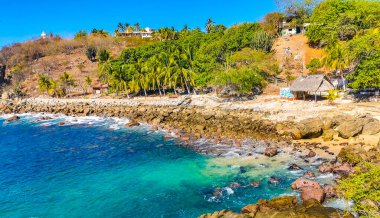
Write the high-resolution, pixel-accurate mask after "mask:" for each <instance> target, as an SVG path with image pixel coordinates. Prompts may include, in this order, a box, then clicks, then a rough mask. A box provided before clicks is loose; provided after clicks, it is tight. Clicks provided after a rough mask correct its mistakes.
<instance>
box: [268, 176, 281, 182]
mask: <svg viewBox="0 0 380 218" xmlns="http://www.w3.org/2000/svg"><path fill="white" fill-rule="evenodd" d="M268 183H269V184H278V183H280V179H279V178H277V177H275V176H271V177H270V178H269V180H268Z"/></svg>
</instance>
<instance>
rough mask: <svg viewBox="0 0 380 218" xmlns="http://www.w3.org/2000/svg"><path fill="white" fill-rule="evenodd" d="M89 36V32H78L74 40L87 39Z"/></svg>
mask: <svg viewBox="0 0 380 218" xmlns="http://www.w3.org/2000/svg"><path fill="white" fill-rule="evenodd" d="M86 36H87V32H86V30H80V31H79V32H77V33H76V34H75V36H74V39H80V38H82V37H86Z"/></svg>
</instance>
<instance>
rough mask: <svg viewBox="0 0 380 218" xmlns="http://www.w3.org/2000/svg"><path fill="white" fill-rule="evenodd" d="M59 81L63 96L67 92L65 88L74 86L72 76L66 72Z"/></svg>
mask: <svg viewBox="0 0 380 218" xmlns="http://www.w3.org/2000/svg"><path fill="white" fill-rule="evenodd" d="M59 80H60V82H61V84H62V91H63V93H64V94H65V93H66V92H67V88H68V87H71V86H74V85H75V80H74V78H73V76H72V75H71V74H69V73H67V72H64V73H63V74H62V75H61V76H60V77H59Z"/></svg>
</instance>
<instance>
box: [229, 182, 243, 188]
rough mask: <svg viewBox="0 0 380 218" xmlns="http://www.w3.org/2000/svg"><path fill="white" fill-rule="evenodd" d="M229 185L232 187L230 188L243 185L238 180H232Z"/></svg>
mask: <svg viewBox="0 0 380 218" xmlns="http://www.w3.org/2000/svg"><path fill="white" fill-rule="evenodd" d="M228 187H230V188H239V187H241V184H240V183H238V182H231V183H230V185H229V186H228Z"/></svg>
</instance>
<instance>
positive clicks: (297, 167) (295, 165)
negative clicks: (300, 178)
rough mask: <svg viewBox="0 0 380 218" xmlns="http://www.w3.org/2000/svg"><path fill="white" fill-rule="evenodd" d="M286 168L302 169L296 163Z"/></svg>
mask: <svg viewBox="0 0 380 218" xmlns="http://www.w3.org/2000/svg"><path fill="white" fill-rule="evenodd" d="M288 170H303V169H302V168H301V167H300V166H298V165H297V164H292V165H290V166H289V167H288Z"/></svg>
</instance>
